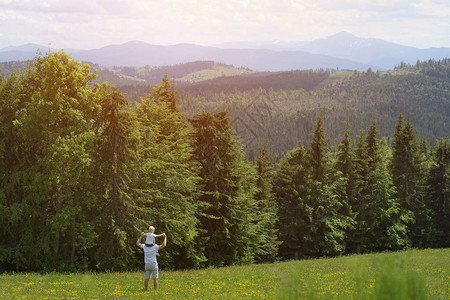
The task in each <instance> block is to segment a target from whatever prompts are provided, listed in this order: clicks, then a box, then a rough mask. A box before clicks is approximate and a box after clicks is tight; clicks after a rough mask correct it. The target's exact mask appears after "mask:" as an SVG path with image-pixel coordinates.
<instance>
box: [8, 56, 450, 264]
mask: <svg viewBox="0 0 450 300" xmlns="http://www.w3.org/2000/svg"><path fill="white" fill-rule="evenodd" d="M448 68H449V61H448V60H443V61H440V62H435V61H430V62H426V63H417V65H416V66H402V68H399V69H396V70H394V71H393V72H390V73H387V74H380V73H373V72H370V70H368V72H364V73H359V72H354V73H352V74H347V75H348V76H344V78H341V77H337V78H333V77H332V76H338V74H331V75H330V74H328V73H327V72H319V73H318V74H317V77H318V78H319V77H321V76H322V77H323V79H321V80H318V82H320V83H318V84H317V85H316V88H315V89H314V87H311V89H309V90H305V89H295V90H274V89H269V90H265V89H263V88H259V89H256V90H255V89H252V90H249V91H234V92H232V93H226V92H221V93H217V94H216V93H213V94H211V93H209V92H208V93H207V96H206V95H199V94H198V93H194V94H192V95H190V94H188V93H186V94H185V98H184V99H183V100H182V99H181V98H180V96H179V94H178V93H177V90H176V86H175V85H174V83H173V82H172V81H171V80H170V78H169V77H168V76H165V77H164V78H163V79H162V81H161V83H160V84H159V85H157V86H155V87H154V88H153V89H152V90H151V91H150V92H148V93H147V94H145V95H143V96H142V97H141V99H140V101H138V102H134V103H132V102H130V101H129V100H128V99H127V96H126V95H124V94H122V93H121V92H120V91H119V90H118V89H117V88H115V87H113V86H111V85H109V84H108V83H102V84H98V83H95V82H94V80H95V77H96V75H95V74H93V73H91V68H90V66H88V65H85V64H84V65H83V64H80V63H79V62H77V61H74V60H73V59H72V58H71V57H70V56H68V55H67V54H65V53H64V52H56V53H49V54H47V55H45V56H39V57H36V58H35V59H34V60H33V61H32V62H31V63H30V64H29V65H28V66H27V67H26V69H25V70H23V72H19V73H12V74H11V75H10V76H9V77H8V78H3V77H0V271H52V270H59V271H74V270H94V271H111V270H123V269H130V268H137V267H138V266H141V264H142V256H141V255H142V253H141V252H140V251H139V250H138V248H137V247H136V246H135V242H136V239H137V238H138V236H139V235H140V232H141V231H144V230H146V229H147V228H148V226H149V225H153V226H155V227H156V232H157V233H160V232H166V233H167V235H168V239H169V245H168V246H167V248H166V250H165V251H164V252H162V253H161V257H160V259H158V261H159V263H160V266H161V267H162V268H179V269H186V268H201V267H207V266H226V265H236V264H247V263H260V262H273V261H275V260H277V259H297V258H307V257H323V256H335V255H342V254H350V253H368V252H374V251H385V250H398V249H406V248H410V247H417V248H426V247H449V246H450V240H449V239H448V232H449V230H450V228H449V222H448V220H449V217H450V216H449V214H450V211H449V206H448V203H449V197H450V194H449V189H448V186H449V185H450V140H449V139H448V126H447V127H446V126H445V125H446V124H448V118H449V115H450V114H449V113H448V109H449V93H448V90H449V80H448ZM302 74H308V73H302ZM339 76H341V75H339ZM306 77H307V76H306ZM325 83H328V84H329V85H327V87H324V88H323V87H321V85H322V84H325ZM363 109H364V110H363ZM202 110H204V111H202ZM226 110H228V111H229V112H230V113H228V112H227V111H226ZM185 112H186V113H185ZM382 112H383V114H384V115H382V114H381V113H382ZM230 115H231V117H230ZM421 116H422V117H421ZM374 117H376V118H374ZM416 117H417V118H418V121H415V120H414V118H416ZM344 120H347V121H348V122H347V123H346V124H343V129H342V130H341V129H340V128H339V127H338V124H342V123H343V121H344ZM414 122H418V124H426V127H420V126H415V125H414V124H415V123H414ZM441 125H443V126H442V127H441ZM427 128H428V130H429V131H430V132H432V133H433V134H435V135H436V136H438V135H441V136H440V138H439V139H437V138H434V137H429V136H427V134H423V135H422V136H425V138H426V139H425V140H423V141H421V140H420V139H419V134H420V129H422V130H424V131H423V132H427V131H425V129H427ZM430 128H431V129H430ZM383 131H390V132H391V134H386V133H385V132H383ZM416 132H417V133H416ZM355 133H356V134H357V136H356V137H354V136H355ZM330 136H331V137H332V139H330V138H329V137H330ZM444 136H446V137H445V138H441V137H444ZM330 140H331V142H330ZM333 141H336V142H334V143H333ZM429 145H432V146H429ZM252 147H253V148H252ZM253 149H255V150H253ZM244 150H247V155H246V153H245V152H244ZM251 151H253V152H251ZM248 157H254V159H253V158H252V159H248Z"/></svg>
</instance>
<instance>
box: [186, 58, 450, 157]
mask: <svg viewBox="0 0 450 300" xmlns="http://www.w3.org/2000/svg"><path fill="white" fill-rule="evenodd" d="M449 70H450V63H449V60H448V59H444V60H442V61H437V62H436V61H429V62H422V63H418V64H417V65H416V66H408V65H405V64H402V65H401V66H399V67H398V68H396V69H395V70H392V71H388V72H383V73H380V72H372V71H371V70H370V69H369V70H368V71H367V72H357V71H355V72H348V71H342V72H334V73H331V74H330V73H328V72H312V71H297V73H296V72H290V73H285V72H283V73H279V74H277V73H275V74H268V75H266V76H262V75H260V76H261V78H262V80H259V81H258V80H256V79H255V80H253V81H250V80H249V78H251V77H250V76H245V77H235V78H226V79H225V78H224V79H216V80H213V81H212V83H209V82H203V83H198V84H196V85H192V86H186V87H185V86H183V87H180V89H179V90H180V95H182V96H183V100H182V101H181V102H180V108H181V110H182V111H184V112H186V113H187V115H188V116H189V115H193V114H196V113H197V112H199V111H202V110H205V111H209V112H218V111H222V110H228V111H229V113H230V117H231V120H232V124H233V126H234V127H235V129H236V131H237V133H238V135H239V136H240V137H241V139H242V142H243V144H244V145H245V146H246V152H247V153H248V154H249V155H250V158H253V157H254V153H255V151H256V149H257V147H258V145H260V144H261V143H263V142H267V144H268V147H269V149H270V150H271V152H272V153H273V155H275V156H276V157H280V155H282V154H283V153H285V152H286V151H288V150H289V149H292V148H294V147H296V146H297V145H298V141H307V140H309V138H310V134H311V129H312V128H313V126H314V122H315V120H316V118H317V115H318V114H319V113H320V112H322V113H323V123H324V128H326V130H327V135H326V139H327V141H329V142H330V143H331V145H337V143H338V142H339V140H340V136H341V135H342V132H343V131H344V129H345V125H344V121H348V122H349V123H350V129H351V131H352V136H353V137H355V135H356V134H358V131H359V129H361V128H367V127H368V126H369V125H370V123H371V121H372V120H373V119H377V120H378V124H379V125H378V126H379V128H378V129H379V131H380V134H381V136H386V137H389V136H391V135H392V134H393V130H394V127H395V124H396V120H397V117H398V115H399V114H400V113H403V114H405V115H406V114H409V115H410V117H411V122H413V125H414V126H415V128H416V132H417V134H418V136H419V138H426V139H428V140H434V139H439V138H441V137H448V136H449V133H450V131H449V126H448V124H450V80H449ZM297 74H298V75H297ZM302 76H304V77H302ZM239 79H241V80H239ZM233 82H234V83H235V84H232V83H233ZM282 82H284V83H285V84H284V86H283V85H282ZM196 86H199V87H201V88H198V89H196Z"/></svg>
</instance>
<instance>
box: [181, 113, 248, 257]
mask: <svg viewBox="0 0 450 300" xmlns="http://www.w3.org/2000/svg"><path fill="white" fill-rule="evenodd" d="M190 122H191V124H192V126H193V128H194V130H193V139H194V141H195V142H194V157H195V158H196V160H197V161H198V162H199V163H200V165H201V168H200V173H199V176H200V178H201V192H202V195H201V196H200V198H199V200H200V202H201V203H202V205H203V208H202V209H201V212H200V214H199V219H200V221H201V225H202V228H203V229H204V231H205V234H206V235H205V236H204V240H203V245H204V249H205V255H206V258H207V259H208V263H209V264H210V265H215V266H221V265H230V264H233V263H241V262H249V261H252V260H253V259H254V255H255V249H252V248H251V247H250V248H249V246H250V244H249V243H248V242H249V241H251V240H252V237H251V235H252V230H250V228H251V227H253V223H254V220H255V219H254V215H252V211H253V212H254V211H255V205H256V202H255V200H254V198H253V194H254V192H255V190H254V178H255V177H254V176H255V174H254V173H253V175H252V171H251V170H250V169H251V168H250V166H249V165H248V164H246V163H244V162H243V161H242V159H243V156H244V153H243V150H242V148H241V147H240V146H239V144H238V143H237V141H236V139H235V136H234V132H233V129H232V127H231V125H230V120H229V118H228V117H227V113H226V112H219V113H217V114H210V113H205V112H203V113H201V114H199V115H197V116H195V117H194V118H193V119H190ZM252 182H253V183H252ZM250 183H252V184H250ZM255 213H256V212H255ZM242 245H245V247H243V246H242ZM239 247H242V248H239ZM219 249H220V250H219Z"/></svg>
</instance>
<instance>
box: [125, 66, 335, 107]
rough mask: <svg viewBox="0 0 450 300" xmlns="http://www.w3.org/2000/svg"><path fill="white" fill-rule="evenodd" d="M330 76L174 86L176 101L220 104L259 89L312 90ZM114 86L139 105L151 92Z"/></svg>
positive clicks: (291, 74)
mask: <svg viewBox="0 0 450 300" xmlns="http://www.w3.org/2000/svg"><path fill="white" fill-rule="evenodd" d="M161 70H163V69H161ZM330 73H331V71H329V70H318V71H312V70H303V71H299V70H297V71H286V72H260V73H251V74H243V75H237V76H223V77H219V78H215V79H209V80H204V81H200V82H196V83H191V84H187V83H183V82H179V83H177V84H178V91H179V93H180V97H181V98H183V99H188V101H190V100H192V99H199V101H202V99H204V98H208V99H211V100H209V101H216V100H212V99H213V98H216V97H217V95H222V96H225V98H224V99H221V100H223V101H226V99H229V98H230V97H228V95H229V94H233V93H243V92H250V91H253V90H259V89H264V90H267V91H269V90H274V91H281V90H299V89H302V90H307V91H309V90H313V89H314V88H316V87H318V86H319V85H320V84H321V83H323V82H324V81H325V80H326V79H327V78H328V77H329V76H330ZM169 77H171V76H169ZM159 78H162V77H159ZM117 86H118V89H119V90H120V91H121V92H123V93H124V94H126V95H127V97H128V98H129V99H130V101H132V102H139V101H140V100H139V99H140V97H142V96H143V95H145V94H146V93H148V91H151V90H152V86H151V85H147V86H145V85H140V86H136V85H134V84H125V85H120V84H118V85H117ZM221 100H218V101H221ZM202 104H203V103H202V102H200V103H197V105H202ZM194 105H195V104H194ZM198 108H199V107H196V108H194V109H195V110H197V109H198ZM182 109H184V106H182ZM197 111H198V110H197Z"/></svg>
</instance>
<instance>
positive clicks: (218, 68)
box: [178, 65, 253, 82]
mask: <svg viewBox="0 0 450 300" xmlns="http://www.w3.org/2000/svg"><path fill="white" fill-rule="evenodd" d="M248 73H253V71H249V70H246V69H240V68H235V67H232V66H222V65H214V66H213V68H212V69H205V70H201V71H198V72H194V73H191V74H189V75H186V76H184V77H182V78H179V79H178V80H179V81H188V82H199V81H204V80H209V79H214V78H218V77H223V76H236V75H241V74H248Z"/></svg>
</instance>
